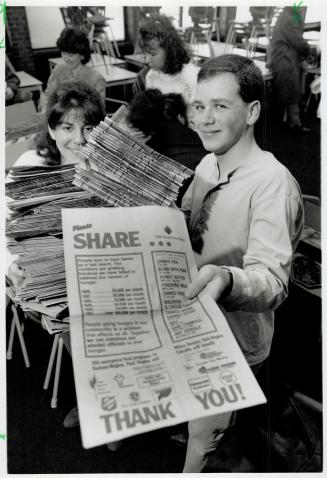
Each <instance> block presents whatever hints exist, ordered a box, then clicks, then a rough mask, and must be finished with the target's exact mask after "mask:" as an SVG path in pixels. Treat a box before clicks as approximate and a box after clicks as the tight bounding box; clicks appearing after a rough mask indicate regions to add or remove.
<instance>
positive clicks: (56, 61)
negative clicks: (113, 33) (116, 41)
mask: <svg viewBox="0 0 327 478" xmlns="http://www.w3.org/2000/svg"><path fill="white" fill-rule="evenodd" d="M91 60H92V61H89V62H88V63H87V65H88V66H91V67H93V66H101V65H104V61H105V62H106V65H115V66H118V65H119V66H124V65H125V64H126V62H125V61H124V60H122V59H121V58H116V57H113V56H111V57H110V58H109V57H108V55H103V56H101V55H98V54H97V53H92V54H91ZM48 61H49V67H50V72H51V71H52V70H53V68H54V67H55V66H57V65H60V64H62V63H63V61H64V60H63V59H62V57H61V56H58V57H57V58H49V60H48Z"/></svg>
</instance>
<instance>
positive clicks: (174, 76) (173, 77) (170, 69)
mask: <svg viewBox="0 0 327 478" xmlns="http://www.w3.org/2000/svg"><path fill="white" fill-rule="evenodd" d="M139 35H140V44H141V46H142V48H143V49H144V50H145V51H146V52H147V53H148V54H149V55H150V61H149V67H150V69H149V70H148V72H147V73H146V76H145V88H146V89H148V88H156V89H158V90H160V91H161V92H162V93H164V94H167V93H179V94H181V95H183V97H184V99H185V101H186V103H191V102H192V98H193V94H194V91H195V86H196V80H197V74H198V70H199V68H198V67H197V66H196V65H194V64H193V63H191V54H190V53H189V51H188V50H187V48H186V46H185V44H184V41H183V39H182V38H181V37H180V35H179V34H178V32H177V30H176V29H175V27H174V26H173V25H172V23H171V22H170V20H169V19H168V18H167V17H166V16H164V15H159V14H153V15H151V16H150V17H149V18H147V19H145V20H143V22H142V23H141V25H140V28H139Z"/></svg>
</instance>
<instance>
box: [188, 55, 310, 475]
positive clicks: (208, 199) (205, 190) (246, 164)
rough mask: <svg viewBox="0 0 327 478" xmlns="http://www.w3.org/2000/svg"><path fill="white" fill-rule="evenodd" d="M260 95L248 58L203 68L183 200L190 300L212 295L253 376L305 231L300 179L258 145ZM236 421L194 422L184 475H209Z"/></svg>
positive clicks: (230, 416) (225, 417)
mask: <svg viewBox="0 0 327 478" xmlns="http://www.w3.org/2000/svg"><path fill="white" fill-rule="evenodd" d="M262 97H263V79H262V74H261V72H260V70H259V68H257V67H256V66H255V65H254V63H253V61H252V60H250V59H249V58H244V57H242V56H239V55H222V56H219V57H217V58H212V59H210V60H207V61H206V62H205V63H204V64H203V66H202V67H201V70H200V72H199V76H198V84H197V89H196V94H195V101H194V109H195V115H194V117H195V122H196V125H197V131H198V133H199V136H200V138H201V140H202V142H203V145H204V147H205V149H206V150H207V151H208V152H209V154H207V155H206V156H205V157H204V158H203V159H202V161H201V162H200V164H199V165H198V166H197V168H196V170H195V175H194V179H193V182H192V184H191V185H190V187H189V189H188V191H187V192H186V194H185V196H184V198H183V203H182V210H184V211H186V212H188V213H190V222H189V233H190V238H191V242H192V247H193V250H194V255H195V261H196V263H197V266H198V267H199V272H198V275H197V276H196V277H195V279H194V280H193V281H192V283H191V284H190V285H189V286H188V288H187V290H186V293H185V295H186V297H188V298H193V297H194V296H196V295H197V294H198V293H199V292H200V291H201V290H202V289H206V291H207V292H208V294H210V295H211V296H212V298H213V299H214V300H215V301H216V302H217V303H218V304H219V306H220V307H221V308H222V310H223V311H224V313H225V316H226V319H227V321H228V324H229V326H230V328H231V330H232V331H233V333H234V335H235V338H236V340H237V341H238V343H239V345H240V348H241V350H242V352H243V354H244V356H245V358H246V359H247V361H248V363H249V365H250V366H251V368H252V370H253V372H254V373H255V374H256V373H257V372H258V371H259V369H260V368H261V366H262V364H263V362H264V361H265V360H266V359H267V357H268V356H269V353H270V347H271V342H272V338H273V333H274V310H275V309H276V308H277V307H278V306H279V305H280V304H281V303H282V302H283V300H284V299H285V298H286V297H287V288H288V280H289V276H290V269H291V263H292V256H293V253H294V251H295V249H296V246H297V244H298V241H299V239H300V235H301V230H302V227H303V205H302V198H301V191H300V188H299V186H298V184H297V182H296V180H295V179H294V177H293V176H292V175H291V173H290V172H289V171H288V170H287V169H286V168H285V166H283V165H282V164H281V163H280V162H279V161H277V159H276V158H275V157H274V156H273V154H271V153H269V152H267V151H263V150H262V149H261V148H259V146H258V144H257V143H256V141H255V138H254V125H255V123H256V122H257V120H258V118H259V115H260V110H261V102H262ZM234 419H235V414H234V413H231V412H228V413H222V414H219V415H213V416H209V417H204V418H199V419H197V420H192V421H190V422H189V439H188V445H187V452H186V459H185V465H184V470H183V471H184V472H185V473H199V472H201V471H203V470H204V469H205V465H206V463H207V461H208V458H209V455H210V453H212V452H214V451H215V450H216V448H217V446H218V444H219V441H220V440H221V439H222V437H223V435H224V431H225V430H226V429H227V428H228V427H229V426H231V424H232V423H233V421H234Z"/></svg>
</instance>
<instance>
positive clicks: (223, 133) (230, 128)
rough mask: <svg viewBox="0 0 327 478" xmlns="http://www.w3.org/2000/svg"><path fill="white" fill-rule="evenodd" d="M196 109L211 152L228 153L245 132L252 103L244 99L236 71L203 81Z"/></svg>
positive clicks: (196, 97)
mask: <svg viewBox="0 0 327 478" xmlns="http://www.w3.org/2000/svg"><path fill="white" fill-rule="evenodd" d="M193 108H194V120H195V124H196V129H197V132H198V134H199V136H200V138H201V140H202V142H203V146H204V147H205V149H206V150H207V151H211V152H213V153H216V154H224V153H226V152H227V151H228V150H229V149H230V148H232V147H233V146H234V145H235V144H236V143H237V142H238V141H239V139H240V138H241V137H242V135H243V134H244V133H245V130H246V126H247V121H248V117H249V108H250V103H246V102H245V101H243V100H242V98H241V96H240V94H239V85H238V83H237V80H236V77H235V75H234V73H229V72H222V73H219V74H217V75H216V76H213V77H211V78H208V79H206V80H201V81H200V82H199V83H198V85H197V88H196V94H195V101H194V103H193Z"/></svg>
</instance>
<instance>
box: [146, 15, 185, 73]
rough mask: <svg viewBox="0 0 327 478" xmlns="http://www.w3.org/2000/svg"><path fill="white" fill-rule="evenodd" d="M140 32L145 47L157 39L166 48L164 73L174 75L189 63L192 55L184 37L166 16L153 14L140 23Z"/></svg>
mask: <svg viewBox="0 0 327 478" xmlns="http://www.w3.org/2000/svg"><path fill="white" fill-rule="evenodd" d="M139 34H140V44H141V46H142V48H143V49H145V47H146V45H147V43H148V42H149V41H151V40H153V39H155V40H158V42H159V45H160V46H161V47H162V48H163V49H164V50H165V52H166V63H165V66H164V69H163V73H168V74H170V75H174V74H175V73H179V72H180V71H181V70H182V68H183V65H184V64H186V63H189V61H190V59H191V55H190V53H189V51H188V50H187V48H186V45H185V43H184V41H183V39H182V38H181V37H180V35H179V34H178V32H177V30H176V29H175V27H174V26H173V25H172V23H171V22H170V20H169V18H167V17H166V16H164V15H159V14H153V15H151V16H150V17H149V18H147V19H145V20H143V21H142V23H141V24H140V28H139Z"/></svg>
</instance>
